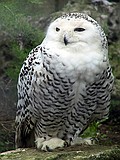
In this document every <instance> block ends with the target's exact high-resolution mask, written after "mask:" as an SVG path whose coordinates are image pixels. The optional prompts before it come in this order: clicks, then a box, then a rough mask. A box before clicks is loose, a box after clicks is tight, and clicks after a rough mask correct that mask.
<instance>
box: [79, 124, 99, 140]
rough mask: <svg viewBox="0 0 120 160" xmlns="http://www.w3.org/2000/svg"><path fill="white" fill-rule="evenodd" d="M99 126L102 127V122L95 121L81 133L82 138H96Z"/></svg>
mask: <svg viewBox="0 0 120 160" xmlns="http://www.w3.org/2000/svg"><path fill="white" fill-rule="evenodd" d="M98 127H100V122H93V123H91V124H90V125H89V127H88V128H87V129H86V130H85V131H84V132H83V134H82V135H81V137H82V138H87V137H92V138H95V137H96V136H97V133H98Z"/></svg>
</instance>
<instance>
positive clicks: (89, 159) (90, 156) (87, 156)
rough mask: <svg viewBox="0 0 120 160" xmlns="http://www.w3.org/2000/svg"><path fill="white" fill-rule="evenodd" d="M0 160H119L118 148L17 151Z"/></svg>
mask: <svg viewBox="0 0 120 160" xmlns="http://www.w3.org/2000/svg"><path fill="white" fill-rule="evenodd" d="M0 159H1V160H8V159H9V160H16V159H17V160H68V159H69V160H73V159H74V160H104V159H105V160H108V159H109V160H112V159H120V149H119V148H118V147H115V146H113V147H106V146H74V147H68V148H65V149H64V150H60V149H59V150H55V151H54V152H42V151H38V150H36V149H21V150H20V149H19V150H16V151H11V152H9V153H4V154H1V155H0Z"/></svg>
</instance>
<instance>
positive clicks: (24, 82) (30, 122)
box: [15, 46, 43, 148]
mask: <svg viewBox="0 0 120 160" xmlns="http://www.w3.org/2000/svg"><path fill="white" fill-rule="evenodd" d="M41 53H42V49H41V46H38V47H36V48H35V49H33V50H32V51H31V52H30V54H29V56H28V58H27V59H26V61H25V62H24V64H23V66H22V68H21V71H20V74H19V79H18V85H17V89H18V104H17V113H16V120H15V123H16V148H18V147H28V146H33V145H34V137H33V136H34V134H33V129H34V125H35V123H36V120H35V119H34V116H33V108H32V103H31V102H32V101H31V96H30V93H31V89H32V84H33V82H34V81H35V72H36V70H35V68H39V69H41V67H42V60H43V59H42V56H41Z"/></svg>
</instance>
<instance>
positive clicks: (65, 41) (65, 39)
mask: <svg viewBox="0 0 120 160" xmlns="http://www.w3.org/2000/svg"><path fill="white" fill-rule="evenodd" d="M64 43H65V45H67V44H68V40H67V38H66V36H64Z"/></svg>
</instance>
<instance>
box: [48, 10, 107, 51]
mask: <svg viewBox="0 0 120 160" xmlns="http://www.w3.org/2000/svg"><path fill="white" fill-rule="evenodd" d="M45 42H46V43H47V45H48V44H50V45H51V46H52V44H53V45H54V46H57V47H59V48H64V49H68V48H69V49H71V50H74V49H76V48H79V50H80V48H82V49H83V48H84V49H85V48H88V47H91V48H92V47H93V49H96V48H97V49H98V50H107V40H106V36H105V34H104V31H103V30H102V28H101V27H100V25H99V24H98V23H97V22H96V21H95V20H94V19H92V18H91V17H89V16H88V15H86V14H82V13H70V14H65V15H63V16H62V17H60V18H57V19H56V20H55V21H54V22H52V23H51V24H50V26H49V27H48V31H47V34H46V38H45Z"/></svg>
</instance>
